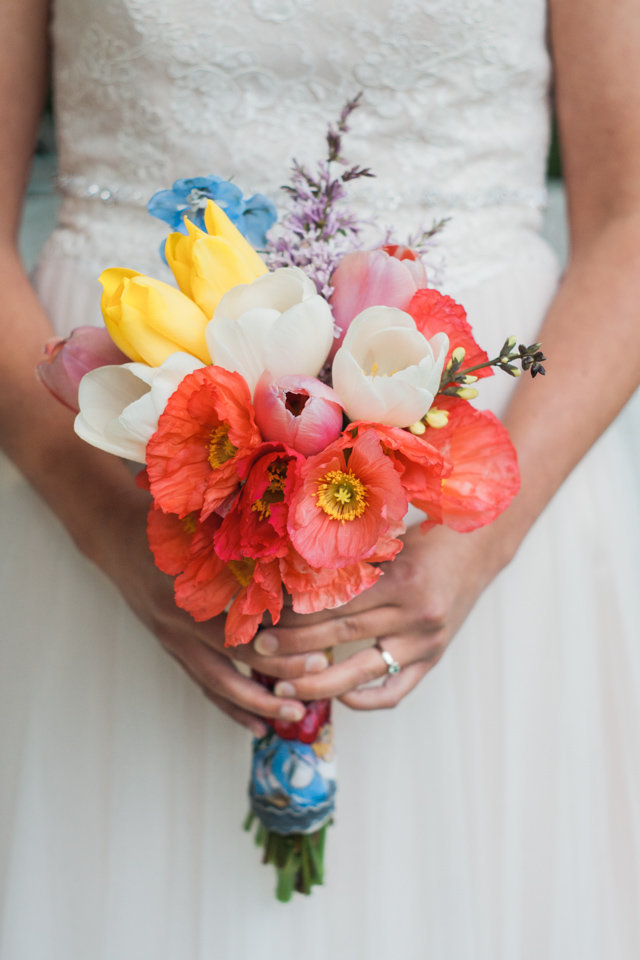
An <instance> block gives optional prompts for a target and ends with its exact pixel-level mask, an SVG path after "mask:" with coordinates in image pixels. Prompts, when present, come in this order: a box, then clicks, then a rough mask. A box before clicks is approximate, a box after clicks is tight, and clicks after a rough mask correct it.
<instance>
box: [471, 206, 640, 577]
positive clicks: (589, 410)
mask: <svg viewBox="0 0 640 960" xmlns="http://www.w3.org/2000/svg"><path fill="white" fill-rule="evenodd" d="M639 268H640V217H638V216H636V217H632V216H629V217H626V218H624V219H622V218H620V219H616V220H612V221H611V222H610V223H609V224H608V225H607V226H606V227H605V228H604V229H603V230H602V231H601V232H600V234H599V235H598V237H597V238H596V239H595V240H594V241H593V242H587V243H583V244H581V245H579V246H578V248H577V250H576V251H575V254H574V255H573V257H572V259H571V262H570V265H569V267H568V270H567V272H566V275H565V277H564V279H563V281H562V283H561V285H560V288H559V290H558V293H557V296H556V298H555V300H554V302H553V304H552V306H551V308H550V310H549V312H548V314H547V317H546V319H545V321H544V324H543V326H542V329H541V332H540V337H539V339H540V340H541V341H542V344H543V349H544V352H545V354H546V356H547V358H548V363H547V364H546V368H547V375H546V377H545V378H544V379H541V378H537V379H536V380H531V379H530V378H528V377H527V378H526V379H525V377H522V380H521V382H519V384H518V386H517V389H516V390H515V391H514V396H513V400H512V402H511V404H510V406H509V408H508V410H507V413H506V416H505V418H504V422H505V425H506V427H507V428H508V430H509V433H510V435H511V438H512V440H513V442H514V444H515V447H516V449H517V451H518V458H519V463H520V470H521V475H522V487H521V490H520V493H519V494H518V496H517V497H516V498H515V500H514V502H513V504H512V505H511V507H510V508H509V509H508V510H507V511H506V512H505V514H503V515H502V516H501V517H500V518H499V519H498V520H497V521H495V523H494V524H492V526H491V527H490V528H487V530H486V531H485V532H482V531H479V539H483V538H484V539H486V540H487V542H488V543H490V545H491V546H492V548H493V550H494V554H493V555H494V557H495V563H496V566H497V568H500V566H502V565H504V564H505V563H507V562H508V561H509V559H510V558H511V557H512V556H513V554H514V553H515V552H516V550H517V549H518V547H519V545H520V543H521V542H522V540H523V538H524V537H525V535H526V533H527V531H528V530H529V528H530V526H531V525H532V524H533V522H534V521H535V519H536V518H537V517H538V515H539V514H540V513H541V511H542V510H543V509H544V507H545V506H546V504H547V503H548V502H549V500H550V499H551V498H552V497H553V495H554V493H555V492H556V490H557V489H558V488H559V487H560V485H561V484H562V482H563V481H564V480H565V478H566V477H567V476H568V474H569V473H570V472H571V470H572V469H573V468H574V467H575V465H576V464H577V463H578V461H579V460H580V459H581V458H582V457H583V456H584V454H585V453H586V452H587V451H588V450H589V448H590V447H591V446H592V444H593V443H594V442H595V441H596V439H597V438H598V437H599V436H600V434H601V433H602V432H603V431H604V430H605V429H606V427H607V426H608V425H609V424H610V423H611V421H612V420H613V419H614V418H615V416H616V414H617V413H618V412H619V410H620V409H621V407H622V406H623V405H624V403H625V402H626V401H627V399H628V398H629V397H630V396H631V394H632V393H633V391H634V389H635V388H636V386H637V383H638V372H639V371H640V318H639V315H640V307H639V304H640V269H639Z"/></svg>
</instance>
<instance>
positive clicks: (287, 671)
mask: <svg viewBox="0 0 640 960" xmlns="http://www.w3.org/2000/svg"><path fill="white" fill-rule="evenodd" d="M208 645H209V646H211V647H212V648H213V649H214V650H217V651H218V653H221V654H223V655H224V656H226V657H227V658H228V659H229V660H235V661H239V662H240V663H246V664H247V666H249V667H251V669H252V670H257V671H258V673H264V674H266V676H268V677H278V678H280V679H283V680H287V679H295V678H296V677H302V676H303V675H304V674H305V673H319V671H320V670H326V668H327V667H328V666H329V659H328V658H327V655H326V653H324V652H323V651H322V650H312V651H310V652H309V653H304V654H291V655H290V656H281V657H269V656H264V655H261V654H259V653H257V652H256V651H255V650H254V647H253V644H245V645H244V646H241V647H225V645H224V641H223V640H222V639H221V638H220V637H216V638H212V640H211V642H210V643H209V644H208Z"/></svg>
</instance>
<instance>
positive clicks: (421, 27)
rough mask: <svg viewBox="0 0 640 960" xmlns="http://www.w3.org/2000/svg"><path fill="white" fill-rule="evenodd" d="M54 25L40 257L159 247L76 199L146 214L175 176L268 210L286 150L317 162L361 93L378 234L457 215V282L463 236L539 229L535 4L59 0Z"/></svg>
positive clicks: (541, 89)
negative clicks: (52, 149) (229, 180)
mask: <svg viewBox="0 0 640 960" xmlns="http://www.w3.org/2000/svg"><path fill="white" fill-rule="evenodd" d="M53 31H54V33H55V41H56V43H55V47H56V51H57V55H56V62H55V64H54V77H55V95H56V109H57V115H58V126H59V138H60V173H61V185H62V188H63V190H64V192H65V193H66V194H68V195H69V196H68V197H67V199H66V200H65V203H64V204H63V220H64V227H63V229H62V230H61V231H60V232H59V233H58V234H57V235H56V236H55V237H54V239H53V240H52V242H51V245H50V248H49V249H50V251H51V250H52V249H53V250H57V251H58V252H59V253H60V254H63V255H74V254H75V253H76V252H78V251H79V250H81V251H82V253H83V256H84V257H85V258H86V257H87V256H88V257H90V258H93V259H95V261H96V262H98V261H102V264H103V265H104V262H105V261H104V254H105V252H106V253H107V254H108V253H109V250H110V251H111V254H110V255H108V256H107V262H109V261H111V260H112V258H113V251H114V250H116V249H117V250H118V255H119V256H122V254H123V244H122V242H121V235H122V234H123V233H125V232H126V234H127V236H128V237H130V238H131V237H133V236H134V235H136V236H137V237H138V241H139V243H140V244H142V243H148V242H153V240H151V241H150V240H149V238H150V237H155V235H156V227H155V225H147V224H145V225H144V226H143V224H142V220H141V219H138V218H137V217H135V216H134V215H133V214H132V213H131V210H130V209H128V208H127V209H126V210H122V209H121V210H120V212H119V213H117V212H116V213H114V212H113V210H110V211H109V213H108V216H105V215H104V211H103V210H102V207H103V206H104V205H101V204H89V203H87V198H88V197H90V196H98V197H102V199H103V200H105V201H107V204H106V205H109V206H111V205H112V204H113V207H114V208H115V207H117V206H118V205H122V204H125V205H128V204H134V205H139V206H141V205H142V204H143V202H144V199H146V198H147V197H149V196H150V195H151V194H152V193H153V192H155V191H156V190H158V189H161V188H162V187H165V186H167V185H168V184H170V183H171V182H172V181H173V179H175V178H176V177H178V176H185V175H197V174H203V173H210V172H215V173H218V174H220V175H222V176H227V177H234V178H235V179H236V180H237V181H238V182H239V183H240V184H241V186H242V187H243V189H245V190H246V191H247V192H253V191H256V190H260V191H261V192H264V193H267V194H268V195H270V196H271V197H272V199H274V200H275V201H276V202H278V200H279V199H280V197H279V186H280V184H281V182H282V181H283V180H284V178H285V171H286V169H287V165H288V162H289V160H290V158H291V155H292V154H293V155H295V156H296V157H297V158H298V159H300V160H306V159H311V160H313V159H315V158H316V157H318V156H321V155H322V153H323V137H324V131H325V129H326V124H327V122H328V121H329V120H331V119H333V118H334V117H335V116H336V115H337V113H338V112H339V110H340V108H341V106H342V105H343V104H344V102H345V101H346V100H347V99H348V98H350V97H352V96H353V95H354V93H355V92H357V91H358V90H362V91H363V101H364V105H363V108H362V109H361V110H360V111H358V113H357V114H356V115H355V116H354V119H353V125H352V132H351V134H350V139H349V157H350V159H351V160H353V162H355V163H362V164H364V165H367V166H372V167H373V168H374V169H375V172H376V175H377V181H376V182H374V183H373V184H370V183H369V184H368V183H362V184H355V185H354V186H355V188H356V189H355V193H356V195H358V192H359V197H360V203H361V204H362V205H363V206H364V207H365V208H367V209H368V211H369V212H373V214H374V215H375V218H376V219H377V220H379V221H380V222H381V223H385V224H387V223H393V224H394V225H396V226H397V228H398V230H399V231H403V230H406V231H407V232H408V231H412V230H415V229H416V228H419V227H421V226H428V225H429V224H430V223H431V222H432V220H433V218H434V216H439V215H441V214H442V213H445V214H447V213H450V212H451V211H454V212H455V218H456V220H459V221H460V222H459V223H458V226H457V227H456V228H454V229H452V230H448V231H447V234H448V236H447V235H443V243H444V244H445V246H446V247H447V249H446V258H447V260H448V262H449V263H450V265H451V269H452V270H454V271H455V270H459V269H461V268H462V258H464V260H465V264H464V270H465V271H466V272H467V273H469V272H470V271H471V272H472V271H473V260H474V253H473V247H474V243H473V242H472V240H471V239H469V242H468V243H462V245H461V238H462V237H463V236H469V237H470V234H469V231H473V230H474V229H476V228H478V226H481V228H482V229H483V232H484V233H485V238H486V236H487V235H491V236H492V237H493V239H492V240H491V242H490V243H489V244H488V246H489V247H490V252H491V253H492V255H494V256H496V255H498V253H499V249H500V248H501V246H502V247H503V248H504V249H505V250H506V249H508V248H509V247H511V246H512V245H513V236H510V237H505V236H503V235H504V231H505V229H506V228H507V226H512V227H513V229H515V230H516V231H522V230H525V231H528V230H530V229H532V228H535V226H536V224H537V213H536V212H535V210H534V209H533V208H535V207H537V206H539V205H540V204H541V202H542V201H543V196H544V194H543V190H544V183H543V176H544V160H545V144H546V127H547V84H548V72H549V63H548V56H547V52H546V49H545V45H544V31H545V4H544V2H543V0H523V2H522V3H518V4H515V3H514V2H513V0H458V2H456V3H454V4H451V3H450V2H449V0H427V2H422V3H420V2H415V0H353V2H350V3H349V4H348V5H345V4H344V0H235V2H234V5H233V8H230V7H229V5H228V4H226V3H225V4H223V3H222V2H221V0H192V2H190V3H189V4H184V3H182V2H180V0H109V2H108V3H105V2H104V0H56V2H55V4H54V21H53ZM91 191H93V192H91ZM372 197H373V198H374V200H373V202H372V200H371V198H372ZM98 208H100V211H101V212H98ZM372 208H373V209H372ZM485 208H486V209H485ZM494 208H499V212H498V213H496V214H495V216H494V215H492V214H491V212H490V211H491V210H493V209H494ZM483 209H484V210H485V212H484V214H483V213H482V210H483ZM118 222H120V226H118ZM125 223H126V224H127V226H126V227H125ZM134 223H135V227H134V226H132V224H134ZM113 230H117V231H118V232H117V234H116V235H115V238H114V234H113V232H112V231H113ZM107 231H108V232H107ZM139 231H140V232H139ZM109 234H110V236H109ZM475 245H476V246H477V243H476V244H475ZM107 248H108V249H107ZM138 249H139V248H138ZM470 254H471V260H470V259H469V255H470ZM139 259H140V258H139V257H138V260H139ZM456 265H457V266H456Z"/></svg>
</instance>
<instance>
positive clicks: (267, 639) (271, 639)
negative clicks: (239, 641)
mask: <svg viewBox="0 0 640 960" xmlns="http://www.w3.org/2000/svg"><path fill="white" fill-rule="evenodd" d="M253 647H254V649H255V651H256V653H261V654H262V655H263V656H269V655H270V654H272V653H275V652H276V650H277V649H278V638H277V637H276V636H274V635H273V634H272V633H259V634H258V636H257V637H256V639H255V642H254V644H253Z"/></svg>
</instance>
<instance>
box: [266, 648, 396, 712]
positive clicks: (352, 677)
mask: <svg viewBox="0 0 640 960" xmlns="http://www.w3.org/2000/svg"><path fill="white" fill-rule="evenodd" d="M386 671H387V666H386V664H385V662H384V660H383V659H382V657H381V656H380V651H379V650H376V648H375V647H367V649H366V650H360V651H358V653H354V654H353V656H351V657H348V658H347V659H346V660H344V661H343V662H342V663H337V664H335V666H332V667H329V668H328V669H327V670H324V671H323V672H322V673H319V674H317V675H316V676H306V677H301V678H300V679H299V680H295V681H290V680H281V681H280V682H279V683H277V684H276V686H275V687H274V693H275V694H276V696H280V697H299V698H300V699H301V700H324V699H325V698H328V697H338V696H340V695H341V694H343V693H346V692H347V691H349V690H353V689H354V688H355V687H357V686H360V684H363V683H370V682H371V681H372V680H378V679H380V677H383V676H384V675H385V674H386Z"/></svg>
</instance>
